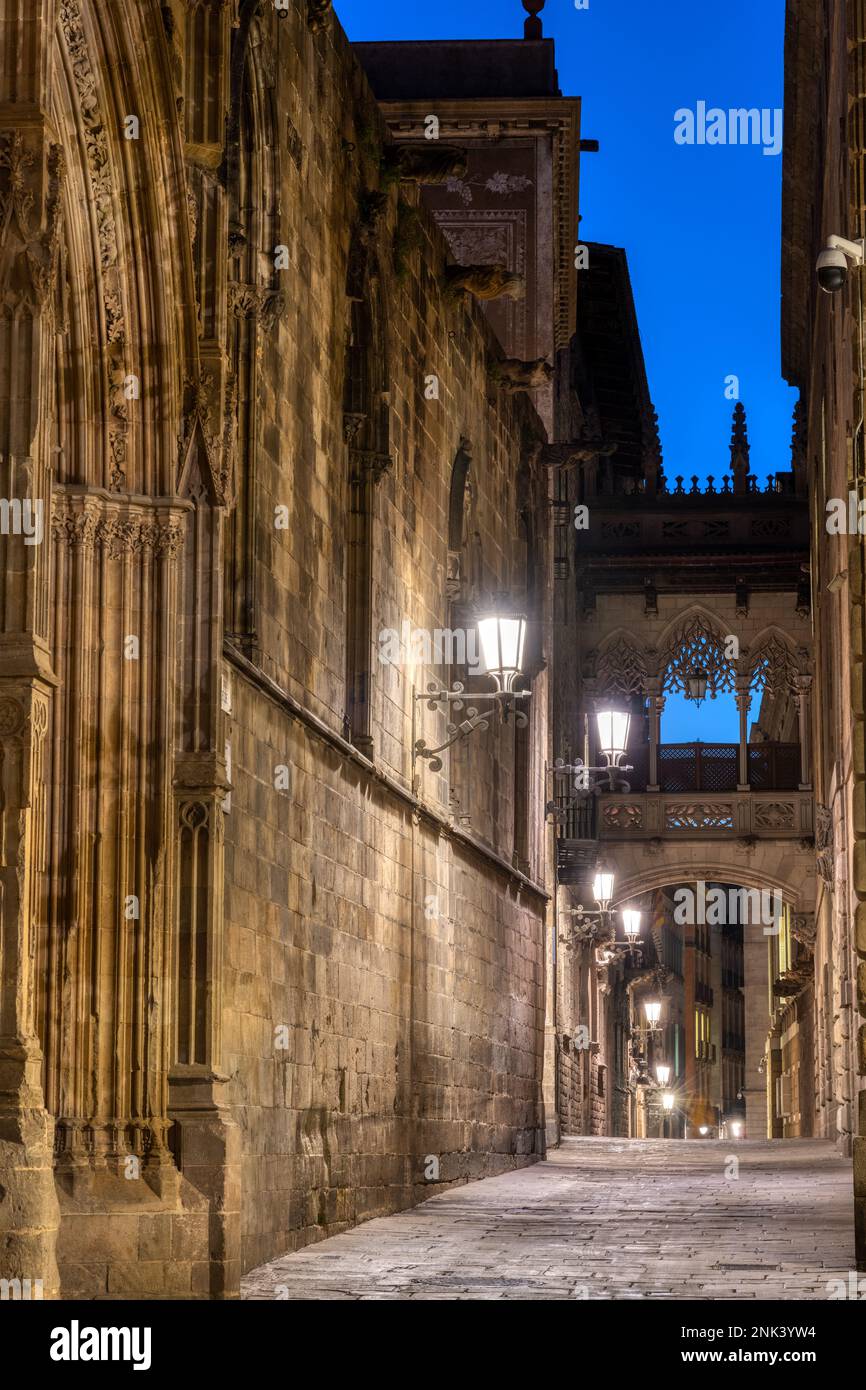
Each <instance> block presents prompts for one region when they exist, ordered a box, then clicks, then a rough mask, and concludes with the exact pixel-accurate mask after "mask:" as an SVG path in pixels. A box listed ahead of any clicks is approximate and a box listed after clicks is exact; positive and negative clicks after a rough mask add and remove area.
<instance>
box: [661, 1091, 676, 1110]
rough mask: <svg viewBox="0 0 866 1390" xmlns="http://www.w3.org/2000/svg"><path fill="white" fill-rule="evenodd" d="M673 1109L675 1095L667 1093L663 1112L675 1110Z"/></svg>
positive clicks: (671, 1092) (670, 1092)
mask: <svg viewBox="0 0 866 1390" xmlns="http://www.w3.org/2000/svg"><path fill="white" fill-rule="evenodd" d="M673 1108H674V1093H673V1091H665V1093H664V1095H663V1096H662V1110H673Z"/></svg>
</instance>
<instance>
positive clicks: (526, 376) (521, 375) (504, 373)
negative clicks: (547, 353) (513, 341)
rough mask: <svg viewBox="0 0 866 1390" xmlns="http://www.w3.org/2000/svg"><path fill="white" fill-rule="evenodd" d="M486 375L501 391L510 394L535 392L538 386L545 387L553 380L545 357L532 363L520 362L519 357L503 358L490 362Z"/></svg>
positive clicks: (538, 358)
mask: <svg viewBox="0 0 866 1390" xmlns="http://www.w3.org/2000/svg"><path fill="white" fill-rule="evenodd" d="M487 375H488V377H489V378H490V380H491V381H492V382H494V384H495V385H496V386H498V387H499V388H500V390H501V391H505V392H508V393H509V394H510V393H512V392H515V391H537V390H538V388H539V386H547V384H548V382H550V381H551V380H552V378H553V368H552V367H551V365H550V363H549V362H548V361H547V358H546V357H537V358H536V359H535V360H534V361H533V362H522V361H521V360H520V358H519V357H505V358H503V359H502V360H501V361H499V362H491V363H490V365H489V366H488V368H487Z"/></svg>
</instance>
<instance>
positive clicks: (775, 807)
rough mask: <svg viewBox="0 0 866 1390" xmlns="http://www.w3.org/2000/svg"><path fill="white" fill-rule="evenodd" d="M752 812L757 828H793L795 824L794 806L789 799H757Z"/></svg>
mask: <svg viewBox="0 0 866 1390" xmlns="http://www.w3.org/2000/svg"><path fill="white" fill-rule="evenodd" d="M754 814H755V825H756V826H757V828H758V829H759V830H793V829H794V828H795V826H796V817H795V807H794V804H793V802H791V801H758V802H756V804H755V813H754Z"/></svg>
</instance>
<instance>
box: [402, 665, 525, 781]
mask: <svg viewBox="0 0 866 1390" xmlns="http://www.w3.org/2000/svg"><path fill="white" fill-rule="evenodd" d="M414 694H415V699H416V701H417V700H424V701H425V702H426V704H427V708H428V709H432V710H438V711H439V712H440V713H449V714H450V713H451V711H452V710H453V711H454V712H455V714H457V713H460V712H461V711H465V715H466V717H465V718H464V719H461V720H460V722H459V723H457V722H455V721H453V720H449V722H448V725H447V728H448V735H449V737H448V738H447V739H446V740H445V742H444V743H440V744H439V745H438V746H437V747H436V748H430V747H429V745H428V744H427V740H426V739H423V738H419V739H416V740H415V745H414V756H415V758H416V759H417V758H423V759H425V761H426V762H428V763H429V764H430V771H431V772H441V770H442V758H441V756H440V755H441V754H442V753H444V752H445V750H446V749H448V748H452V747H453V746H454V744H455V743H459V742H460V741H461V739H465V738H468V737H469V736H470V734H473V733H474V732H475V730H476V729H488V728H489V727H490V721H491V719H493V718H494V716H495V715H496V714H499V715H500V716H501V718H502V719H503V720H507V719H508V718H509V717H510V715H511V714H512V713H513V715H514V723H515V725H516V727H517V728H518V729H525V728H526V726H527V724H528V723H529V717H528V715H527V714H525V712H524V711H523V710H522V709H518V708H517V701H518V700H528V699H529V696H530V691H528V690H496V691H492V692H485V693H483V694H481V695H478V696H467V694H466V690H465V687H464V686H463V685H462V684H461V683H460V682H459V681H455V682H454V688H453V690H446V689H445V688H444V687H443V686H441V685H437V684H436V682H435V681H431V682H430V684H429V685H428V686H427V689H426V690H416V691H415V692H414ZM470 700H471V701H472V703H471V704H470V703H469V701H470ZM482 702H483V708H480V707H479V706H481V705H482Z"/></svg>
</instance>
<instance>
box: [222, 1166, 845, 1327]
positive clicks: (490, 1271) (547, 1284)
mask: <svg viewBox="0 0 866 1390" xmlns="http://www.w3.org/2000/svg"><path fill="white" fill-rule="evenodd" d="M731 1154H736V1155H737V1157H738V1159H739V1176H738V1177H737V1178H732V1177H726V1175H725V1174H726V1163H727V1158H728V1156H729V1155H731ZM853 1261H854V1238H853V1198H852V1178H851V1165H850V1163H848V1162H846V1161H845V1160H844V1159H841V1158H839V1156H838V1155H837V1153H836V1151H835V1149H834V1148H833V1146H832V1145H831V1144H829V1143H825V1142H823V1141H819V1140H787V1141H786V1140H776V1141H774V1142H767V1143H760V1142H740V1143H734V1142H710V1141H691V1142H682V1141H680V1142H676V1141H672V1140H636V1139H583V1138H569V1139H565V1140H564V1141H563V1143H562V1146H561V1147H560V1148H558V1149H553V1150H551V1152H550V1154H549V1157H548V1159H547V1160H546V1161H545V1162H543V1163H537V1164H534V1165H532V1166H531V1167H529V1168H522V1169H519V1170H518V1171H517V1172H512V1173H506V1174H504V1175H502V1176H501V1177H496V1178H486V1179H484V1180H483V1181H481V1182H473V1183H469V1184H466V1185H465V1186H462V1187H457V1188H453V1189H451V1190H450V1191H448V1192H444V1193H441V1194H440V1195H439V1196H436V1197H432V1198H431V1199H430V1200H429V1201H427V1202H424V1203H422V1204H421V1205H420V1206H417V1207H413V1208H412V1209H411V1210H409V1211H404V1212H400V1213H398V1214H397V1215H396V1216H388V1217H381V1218H379V1219H377V1220H374V1221H369V1222H367V1223H366V1224H364V1225H361V1226H357V1227H355V1228H354V1229H353V1230H351V1231H348V1232H346V1233H345V1234H344V1235H339V1236H334V1237H332V1238H331V1239H330V1240H324V1241H322V1242H321V1243H320V1244H317V1245H313V1246H309V1247H307V1248H306V1249H304V1250H301V1251H298V1252H297V1253H296V1254H291V1255H284V1256H282V1257H281V1258H280V1259H277V1260H273V1261H272V1262H271V1263H270V1264H267V1265H262V1266H261V1267H260V1268H259V1269H255V1270H253V1271H252V1272H251V1273H250V1274H248V1275H247V1276H246V1278H245V1280H244V1285H243V1297H245V1298H251V1299H270V1298H282V1299H285V1298H286V1297H288V1298H289V1299H377V1300H378V1299H574V1298H578V1299H584V1298H589V1299H627V1298H662V1299H665V1298H668V1299H670V1298H673V1299H683V1298H685V1299H735V1298H745V1299H826V1298H827V1296H828V1285H827V1281H828V1280H829V1279H833V1278H840V1277H841V1278H843V1279H847V1275H848V1271H849V1270H852V1269H854V1268H855V1265H854V1263H853Z"/></svg>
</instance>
